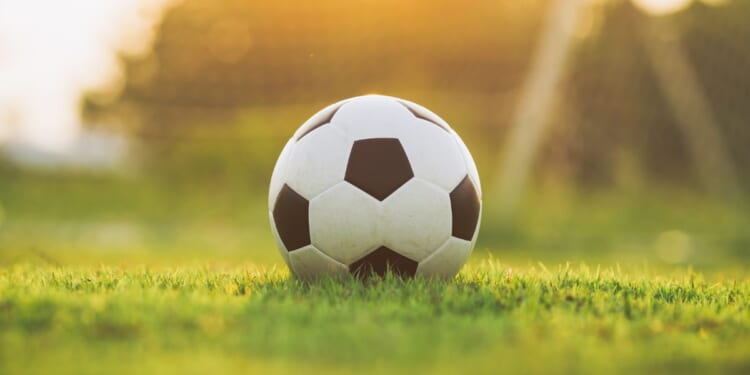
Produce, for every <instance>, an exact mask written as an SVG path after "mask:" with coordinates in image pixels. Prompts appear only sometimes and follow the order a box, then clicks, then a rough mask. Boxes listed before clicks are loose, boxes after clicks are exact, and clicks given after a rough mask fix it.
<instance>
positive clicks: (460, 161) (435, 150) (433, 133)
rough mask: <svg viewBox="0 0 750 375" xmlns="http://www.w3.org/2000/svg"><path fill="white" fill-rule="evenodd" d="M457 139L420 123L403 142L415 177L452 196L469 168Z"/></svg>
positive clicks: (410, 127)
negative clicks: (452, 191)
mask: <svg viewBox="0 0 750 375" xmlns="http://www.w3.org/2000/svg"><path fill="white" fill-rule="evenodd" d="M455 137H456V136H455V135H453V134H452V133H449V132H447V131H445V130H443V129H442V128H440V127H438V126H437V125H435V124H433V123H431V122H427V121H425V120H419V119H417V120H416V121H415V122H414V123H413V124H411V125H410V126H409V132H407V133H406V134H404V135H403V137H402V138H401V144H403V146H404V150H405V151H406V154H407V155H408V156H409V162H410V163H411V167H412V170H413V171H414V175H415V176H416V177H418V178H422V179H424V180H426V181H429V182H431V183H433V184H435V185H438V186H440V187H442V188H443V189H445V191H447V192H450V191H451V190H453V189H454V188H455V187H456V185H458V183H459V182H461V180H462V179H463V178H464V177H465V176H466V174H467V171H468V170H467V165H466V161H465V160H464V156H463V155H462V154H461V149H460V148H459V146H458V143H457V142H456V140H455V139H454V138H455Z"/></svg>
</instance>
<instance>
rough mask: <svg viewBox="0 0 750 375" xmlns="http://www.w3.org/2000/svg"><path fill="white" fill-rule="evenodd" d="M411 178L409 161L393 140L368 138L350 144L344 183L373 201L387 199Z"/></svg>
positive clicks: (397, 143)
mask: <svg viewBox="0 0 750 375" xmlns="http://www.w3.org/2000/svg"><path fill="white" fill-rule="evenodd" d="M412 177H414V172H413V171H412V169H411V164H410V163H409V158H408V157H407V156H406V152H405V151H404V148H403V146H401V142H399V140H398V139H395V138H371V139H363V140H359V141H356V142H354V146H353V147H352V153H351V154H350V155H349V164H348V165H347V167H346V177H345V179H346V181H348V182H349V183H351V184H352V185H354V186H356V187H358V188H359V189H361V190H362V191H364V192H365V193H367V194H370V195H371V196H373V197H374V198H375V199H377V200H380V201H382V200H384V199H385V198H388V196H390V195H391V194H393V192H395V191H396V190H398V188H400V187H401V186H402V185H403V184H405V183H406V182H407V181H409V180H411V179H412Z"/></svg>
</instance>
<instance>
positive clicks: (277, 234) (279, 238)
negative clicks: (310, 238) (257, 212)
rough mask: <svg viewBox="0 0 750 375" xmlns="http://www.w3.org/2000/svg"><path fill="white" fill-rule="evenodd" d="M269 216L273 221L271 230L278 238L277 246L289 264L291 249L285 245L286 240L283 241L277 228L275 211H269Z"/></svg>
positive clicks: (276, 238)
mask: <svg viewBox="0 0 750 375" xmlns="http://www.w3.org/2000/svg"><path fill="white" fill-rule="evenodd" d="M268 218H269V219H270V221H271V232H272V233H273V238H274V239H275V240H276V248H277V249H279V254H281V257H282V258H284V263H286V265H287V266H289V251H287V249H286V246H284V242H282V241H281V236H280V235H279V231H278V230H276V224H275V223H274V222H273V211H269V212H268Z"/></svg>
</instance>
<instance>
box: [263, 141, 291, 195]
mask: <svg viewBox="0 0 750 375" xmlns="http://www.w3.org/2000/svg"><path fill="white" fill-rule="evenodd" d="M294 144H295V142H294V140H290V141H289V142H287V143H286V146H284V149H283V150H281V155H279V159H278V160H277V161H276V167H274V169H273V175H271V187H270V188H269V189H268V207H269V208H270V209H273V206H274V204H276V198H277V197H278V196H279V192H280V191H281V188H282V187H283V186H284V184H285V183H286V169H287V165H288V164H289V157H290V156H292V149H293V148H294Z"/></svg>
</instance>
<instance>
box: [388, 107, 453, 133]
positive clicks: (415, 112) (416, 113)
mask: <svg viewBox="0 0 750 375" xmlns="http://www.w3.org/2000/svg"><path fill="white" fill-rule="evenodd" d="M399 103H400V104H401V105H402V106H404V107H406V109H408V110H409V112H411V114H412V115H414V117H416V118H418V119H420V120H424V121H427V122H429V123H432V124H435V126H437V127H439V128H440V129H443V130H445V131H448V129H446V128H445V126H443V125H441V124H439V123H437V121H434V120H432V119H431V118H429V117H427V115H424V114H422V113H420V110H418V109H416V108H412V106H410V105H408V104H406V103H404V102H402V101H399Z"/></svg>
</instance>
